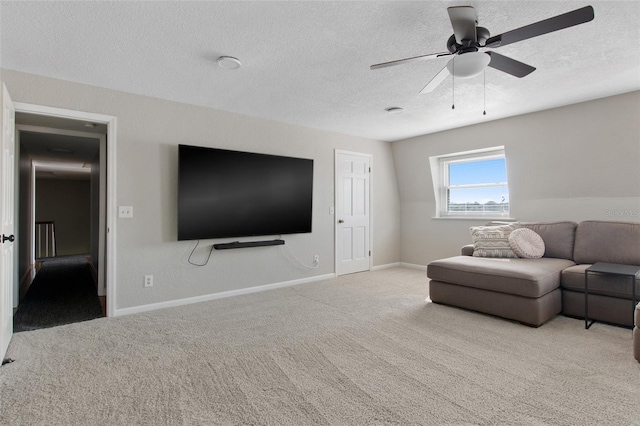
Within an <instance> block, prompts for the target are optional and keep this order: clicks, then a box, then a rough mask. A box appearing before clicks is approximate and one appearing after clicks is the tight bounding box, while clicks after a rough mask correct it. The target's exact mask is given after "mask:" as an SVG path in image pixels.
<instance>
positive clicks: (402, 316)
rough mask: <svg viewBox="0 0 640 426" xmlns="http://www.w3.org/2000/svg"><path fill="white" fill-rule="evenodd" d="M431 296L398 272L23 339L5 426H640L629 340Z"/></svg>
mask: <svg viewBox="0 0 640 426" xmlns="http://www.w3.org/2000/svg"><path fill="white" fill-rule="evenodd" d="M426 296H427V279H426V277H425V273H424V272H423V271H416V270H409V269H402V268H393V269H385V270H380V271H375V272H367V273H361V274H354V275H348V276H343V277H340V278H337V279H333V280H328V281H323V282H316V283H312V284H305V285H299V286H296V287H289V288H283V289H278V290H272V291H266V292H261V293H254V294H249V295H245V296H239V297H233V298H227V299H220V300H216V301H211V302H205V303H199V304H194V305H189V306H183V307H177V308H171V309H165V310H160V311H154V312H148V313H144V314H136V315H130V316H125V317H118V318H101V319H97V320H93V321H87V322H82V323H77V324H70V325H66V326H61V327H55V328H50V329H43V330H37V331H30V332H25V333H18V334H16V335H14V337H13V340H12V342H11V345H10V347H9V352H8V356H10V357H11V358H13V359H15V360H16V361H15V362H13V363H11V364H7V365H5V366H4V367H1V368H0V383H1V387H0V424H2V425H45V424H46V425H54V424H55V425H296V426H298V425H391V424H392V425H581V426H583V425H638V424H640V405H639V404H640V364H639V363H638V362H636V361H635V360H634V359H633V357H632V353H631V352H632V346H631V331H629V330H628V329H623V328H617V327H613V326H608V325H603V324H598V323H596V324H594V325H593V326H592V327H591V329H589V330H584V324H583V322H582V321H580V320H575V319H570V318H566V317H562V316H559V317H557V318H555V319H554V320H552V321H551V322H549V323H547V324H545V325H543V326H542V327H540V328H537V329H535V328H529V327H526V326H523V325H520V324H518V323H514V322H510V321H506V320H502V319H498V318H493V317H489V316H486V315H481V314H476V313H472V312H468V311H464V310H460V309H455V308H450V307H446V306H441V305H436V304H433V303H426V302H425V297H426Z"/></svg>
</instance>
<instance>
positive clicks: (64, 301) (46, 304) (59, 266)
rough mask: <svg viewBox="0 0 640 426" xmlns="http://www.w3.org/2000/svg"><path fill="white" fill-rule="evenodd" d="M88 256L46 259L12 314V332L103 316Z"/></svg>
mask: <svg viewBox="0 0 640 426" xmlns="http://www.w3.org/2000/svg"><path fill="white" fill-rule="evenodd" d="M101 316H103V315H102V307H101V306H100V300H99V299H98V293H97V291H96V285H95V281H94V279H93V275H92V272H91V267H90V265H89V263H87V261H86V257H69V258H60V259H47V260H45V261H44V262H43V264H42V267H41V268H40V270H39V271H38V273H37V274H36V277H35V278H34V280H33V283H32V284H31V287H30V288H29V290H28V292H27V294H26V296H25V298H24V299H23V300H22V302H20V305H19V306H18V310H17V311H16V313H15V315H14V317H13V331H14V332H15V333H17V332H20V331H28V330H37V329H41V328H48V327H55V326H57V325H63V324H70V323H74V322H79V321H87V320H91V319H94V318H98V317H101Z"/></svg>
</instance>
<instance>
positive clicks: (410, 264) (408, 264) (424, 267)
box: [400, 262, 427, 271]
mask: <svg viewBox="0 0 640 426" xmlns="http://www.w3.org/2000/svg"><path fill="white" fill-rule="evenodd" d="M400 266H402V267H403V268H410V269H420V270H421V271H426V270H427V265H416V264H415V263H406V262H400Z"/></svg>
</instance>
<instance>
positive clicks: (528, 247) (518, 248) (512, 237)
mask: <svg viewBox="0 0 640 426" xmlns="http://www.w3.org/2000/svg"><path fill="white" fill-rule="evenodd" d="M509 245H510V246H511V249H512V250H513V251H514V253H515V254H517V255H518V257H523V258H525V259H538V258H540V257H542V256H543V255H544V241H543V240H542V237H541V236H540V235H538V234H537V233H536V232H535V231H533V230H531V229H529V228H518V229H516V230H514V231H513V232H511V234H509Z"/></svg>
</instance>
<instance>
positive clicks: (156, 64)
mask: <svg viewBox="0 0 640 426" xmlns="http://www.w3.org/2000/svg"><path fill="white" fill-rule="evenodd" d="M589 4H591V5H592V6H593V7H594V10H595V19H594V20H593V21H592V22H589V23H587V24H583V25H580V26H576V27H572V28H569V29H565V30H561V31H559V32H556V33H551V34H546V35H544V36H540V37H537V38H534V39H529V40H525V41H522V42H519V43H514V44H511V45H509V46H505V47H503V48H499V49H497V50H496V51H497V52H499V53H500V54H503V55H506V56H509V57H512V58H514V59H517V60H519V61H521V62H525V63H527V64H530V65H532V66H535V67H536V68H537V70H536V71H534V72H533V73H532V74H531V75H529V76H527V77H524V78H522V79H518V78H516V77H513V76H510V75H507V74H504V73H501V72H499V71H496V70H494V69H491V68H489V69H488V70H487V71H486V110H487V115H486V116H483V115H482V111H483V108H484V102H483V76H482V75H480V76H478V77H475V78H473V79H469V80H460V79H457V80H456V84H455V105H456V108H455V110H452V109H451V104H452V84H451V77H449V78H448V79H447V80H445V82H444V83H442V84H441V85H440V86H439V87H438V88H437V89H436V90H435V91H434V92H432V93H430V94H425V95H419V94H418V92H419V91H420V90H421V89H422V88H423V87H424V85H425V84H426V83H427V82H428V81H429V80H430V79H431V77H433V76H434V75H435V74H436V73H437V72H438V71H439V70H440V69H442V68H443V67H444V66H445V64H446V62H447V60H446V59H443V58H440V59H437V60H432V61H422V62H417V63H411V64H406V65H402V66H397V67H390V68H385V69H380V70H375V71H371V70H370V69H369V66H370V65H372V64H375V63H379V62H385V61H389V60H395V59H401V58H404V57H408V56H415V55H423V54H427V53H434V52H442V51H446V41H447V39H448V37H449V36H450V35H451V34H452V32H453V31H452V29H451V24H450V21H449V17H448V15H447V7H448V6H452V5H471V6H474V7H475V8H476V12H477V14H478V21H479V25H481V26H484V27H486V28H488V29H489V31H490V32H491V34H492V35H497V34H500V33H503V32H505V31H509V30H511V29H514V28H518V27H521V26H523V25H527V24H530V23H533V22H536V21H539V20H542V19H546V18H549V17H552V16H555V15H559V14H562V13H565V12H569V11H572V10H574V9H578V8H581V7H583V6H586V5H589ZM0 16H1V34H0V35H1V43H2V44H1V46H0V47H1V52H0V63H1V65H2V67H3V68H7V69H13V70H18V71H23V72H27V73H32V74H38V75H43V76H48V77H53V78H58V79H62V80H69V81H75V82H80V83H85V84H90V85H94V86H100V87H105V88H110V89H115V90H121V91H125V92H130V93H136V94H140V95H145V96H152V97H157V98H162V99H169V100H173V101H178V102H184V103H189V104H195V105H200V106H205V107H211V108H216V109H220V110H225V111H231V112H237V113H241V114H246V115H250V116H255V117H262V118H267V119H270V120H276V121H280V122H287V123H292V124H297V125H302V126H307V127H312V128H318V129H324V130H329V131H334V132H339V133H345V134H350V135H357V136H362V137H367V138H373V139H380V140H398V139H403V138H407V137H411V136H416V135H421V134H427V133H432V132H436V131H440V130H445V129H450V128H455V127H461V126H465V125H470V124H474V123H480V122H483V121H487V120H493V119H497V118H502V117H508V116H513V115H518V114H523V113H527V112H532V111H538V110H542V109H548V108H553V107H557V106H562V105H567V104H571V103H576V102H581V101H585V100H590V99H596V98H600V97H605V96H609V95H614V94H619V93H625V92H630V91H635V90H640V25H639V24H638V17H639V16H640V2H638V1H623V2H618V1H595V2H594V1H591V2H588V1H583V2H569V1H538V2H528V1H519V2H514V1H510V2H509V1H503V2H498V1H470V2H459V1H416V2H400V1H363V2H338V1H328V2H320V1H301V2H271V1H259V2H244V1H243V2H236V1H226V2H187V1H173V2H145V1H137V2H103V1H84V2H58V1H45V2H7V1H2V2H0ZM221 55H229V56H235V57H237V58H239V59H240V61H241V62H242V67H241V68H240V69H239V70H236V71H229V70H225V69H222V68H219V67H218V66H217V65H216V62H215V60H216V58H218V57H219V56H221ZM388 107H402V108H404V110H405V112H404V113H403V114H401V115H391V114H388V113H386V112H385V108H388Z"/></svg>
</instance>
